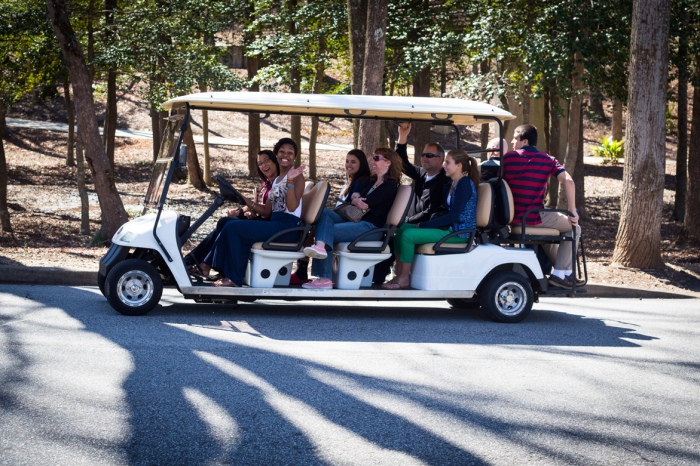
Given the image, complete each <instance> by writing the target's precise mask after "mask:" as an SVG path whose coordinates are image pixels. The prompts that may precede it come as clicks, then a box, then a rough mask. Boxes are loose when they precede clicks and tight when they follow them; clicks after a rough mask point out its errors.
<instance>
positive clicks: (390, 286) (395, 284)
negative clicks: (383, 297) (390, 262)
mask: <svg viewBox="0 0 700 466" xmlns="http://www.w3.org/2000/svg"><path fill="white" fill-rule="evenodd" d="M382 289H385V290H410V289H411V282H408V283H406V284H405V285H402V284H401V283H400V282H399V280H398V278H396V277H394V278H392V279H391V280H389V281H388V282H386V283H384V284H383V285H382Z"/></svg>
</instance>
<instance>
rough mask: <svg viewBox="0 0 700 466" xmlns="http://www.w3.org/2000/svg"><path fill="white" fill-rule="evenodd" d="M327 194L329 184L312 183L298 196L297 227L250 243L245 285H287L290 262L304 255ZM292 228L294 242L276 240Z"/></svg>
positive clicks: (322, 182)
mask: <svg viewBox="0 0 700 466" xmlns="http://www.w3.org/2000/svg"><path fill="white" fill-rule="evenodd" d="M329 193H330V185H329V184H328V182H327V181H320V182H318V183H316V184H315V185H313V187H312V188H311V189H309V191H307V192H305V193H304V195H303V196H302V204H301V219H300V221H299V226H297V227H295V228H290V229H288V230H283V231H280V232H279V233H277V234H276V235H274V236H272V237H271V238H269V239H268V240H267V241H265V242H259V243H255V244H253V247H252V249H251V251H250V252H251V255H250V262H249V264H248V269H247V271H246V277H245V283H246V284H247V285H250V286H251V287H253V288H265V287H267V288H272V287H273V286H274V285H277V286H289V280H290V277H291V274H292V264H293V263H294V261H296V260H297V259H301V258H302V257H304V252H303V250H304V242H305V241H306V238H307V237H308V236H309V232H310V231H311V227H312V226H313V225H315V224H316V222H318V220H319V218H321V211H323V207H324V206H325V205H326V201H327V200H328V194H329ZM295 231H298V232H299V240H298V241H297V242H295V243H283V242H280V241H276V239H277V238H281V237H283V236H285V235H286V234H288V233H292V232H295Z"/></svg>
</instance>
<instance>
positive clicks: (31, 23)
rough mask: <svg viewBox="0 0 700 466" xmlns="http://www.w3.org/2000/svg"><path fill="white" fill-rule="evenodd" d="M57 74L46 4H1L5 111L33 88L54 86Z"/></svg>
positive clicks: (0, 76)
mask: <svg viewBox="0 0 700 466" xmlns="http://www.w3.org/2000/svg"><path fill="white" fill-rule="evenodd" d="M61 73H62V65H61V59H60V52H59V50H58V44H57V43H56V41H55V37H54V35H53V30H52V29H51V24H50V23H49V19H48V13H47V12H46V3H45V2H42V1H40V0H4V1H3V3H2V7H0V101H2V102H1V104H2V105H5V106H6V107H9V106H10V105H12V103H13V102H15V101H17V100H18V99H19V98H20V97H22V95H24V94H26V93H27V92H29V91H31V90H33V89H34V88H36V87H44V86H46V85H51V84H54V83H55V81H56V80H57V78H58V77H59V76H60V74H61Z"/></svg>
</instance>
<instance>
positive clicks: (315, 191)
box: [301, 181, 330, 224]
mask: <svg viewBox="0 0 700 466" xmlns="http://www.w3.org/2000/svg"><path fill="white" fill-rule="evenodd" d="M329 192H330V186H329V185H328V182H327V181H319V182H318V183H316V184H315V185H313V187H312V188H311V189H310V190H309V191H308V192H305V193H304V195H303V196H302V203H301V219H302V220H303V221H304V222H306V223H311V224H314V223H316V222H317V221H318V218H319V217H320V215H321V211H322V210H323V207H324V206H325V205H326V201H327V200H328V193H329Z"/></svg>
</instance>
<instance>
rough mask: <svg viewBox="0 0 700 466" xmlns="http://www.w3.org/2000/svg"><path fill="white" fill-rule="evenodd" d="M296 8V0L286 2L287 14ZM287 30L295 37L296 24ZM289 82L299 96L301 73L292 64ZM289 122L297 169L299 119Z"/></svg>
mask: <svg viewBox="0 0 700 466" xmlns="http://www.w3.org/2000/svg"><path fill="white" fill-rule="evenodd" d="M296 8H297V0H287V11H288V12H292V11H294V10H296ZM287 28H288V31H289V35H290V36H291V37H294V36H296V35H297V25H296V22H294V21H290V22H289V23H287ZM289 82H290V89H291V91H292V92H294V93H297V94H299V93H300V92H301V73H300V72H299V68H297V66H296V65H294V64H292V66H291V67H290V69H289ZM291 120H292V123H291V128H290V135H289V136H290V137H291V138H292V139H293V140H294V142H296V143H297V147H298V148H299V153H298V154H297V157H296V159H294V166H295V167H298V166H299V165H301V117H300V116H296V115H295V116H292V117H291Z"/></svg>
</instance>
